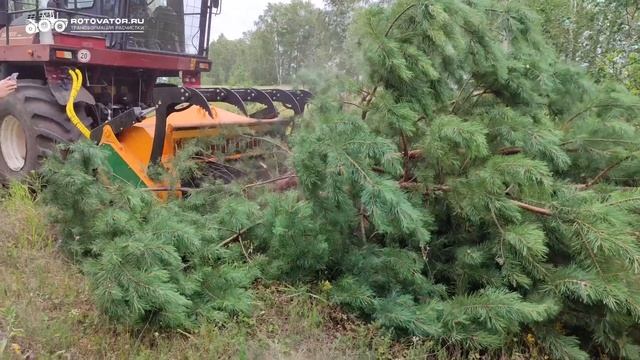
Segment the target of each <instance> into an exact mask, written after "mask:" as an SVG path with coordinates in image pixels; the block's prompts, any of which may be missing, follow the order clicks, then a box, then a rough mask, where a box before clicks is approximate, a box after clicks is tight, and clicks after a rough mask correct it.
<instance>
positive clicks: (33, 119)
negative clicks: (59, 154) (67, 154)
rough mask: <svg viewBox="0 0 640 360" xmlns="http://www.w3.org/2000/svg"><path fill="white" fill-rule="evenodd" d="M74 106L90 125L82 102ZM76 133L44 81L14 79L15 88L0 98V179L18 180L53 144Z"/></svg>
mask: <svg viewBox="0 0 640 360" xmlns="http://www.w3.org/2000/svg"><path fill="white" fill-rule="evenodd" d="M75 109H76V112H77V114H78V116H79V117H80V118H81V120H82V121H83V122H84V123H85V124H90V120H88V119H89V118H88V116H86V112H85V111H84V104H76V107H75ZM16 123H17V124H16ZM80 136H81V134H80V131H78V129H77V128H76V127H75V126H74V125H73V124H72V123H71V121H70V120H69V118H68V117H67V115H66V111H65V107H64V106H62V105H60V104H59V103H58V102H57V101H56V99H55V97H54V96H53V94H52V93H51V90H49V87H48V86H47V85H46V83H45V82H44V81H41V80H20V81H18V87H17V89H16V91H15V92H13V93H12V94H10V95H9V96H7V97H5V98H3V99H0V181H2V182H3V183H8V182H10V181H14V180H21V179H22V178H24V177H25V176H26V175H27V174H29V173H31V172H33V171H36V170H38V169H39V168H40V166H41V165H42V162H43V160H44V159H45V158H47V157H48V156H49V155H51V154H52V153H53V151H55V147H56V145H57V144H60V143H71V142H74V141H76V140H78V139H79V138H80Z"/></svg>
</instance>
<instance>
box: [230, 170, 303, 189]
mask: <svg viewBox="0 0 640 360" xmlns="http://www.w3.org/2000/svg"><path fill="white" fill-rule="evenodd" d="M297 177H298V175H296V174H287V175H283V176H280V177H277V178H273V179H269V180H265V181H260V182H257V183H253V184H249V185H246V186H245V187H243V188H242V191H245V190H247V189H250V188H252V187H257V186H263V185H268V184H272V183H274V182H278V181H281V180H287V179H292V178H297Z"/></svg>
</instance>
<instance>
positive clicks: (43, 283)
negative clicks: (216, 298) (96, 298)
mask: <svg viewBox="0 0 640 360" xmlns="http://www.w3.org/2000/svg"><path fill="white" fill-rule="evenodd" d="M46 217H47V216H46V209H44V208H43V207H42V206H41V205H40V204H39V203H38V201H37V200H34V199H33V198H32V195H31V194H30V193H29V191H28V189H27V188H26V187H25V186H22V185H13V186H11V187H10V188H9V190H8V191H6V192H4V193H3V199H2V200H1V202H0V248H1V249H2V250H1V251H0V359H35V358H38V359H374V358H375V359H384V358H387V359H391V358H424V357H425V355H426V353H427V352H428V350H429V349H428V348H429V346H428V344H424V343H419V342H416V343H415V344H414V343H409V344H404V345H402V344H399V343H395V342H393V341H392V340H391V339H390V338H389V336H387V335H385V334H383V333H382V332H381V331H380V330H378V329H377V328H376V327H375V326H373V325H365V324H363V323H361V322H358V321H356V320H355V319H354V318H352V317H350V316H348V315H346V314H345V313H343V312H341V311H339V310H338V309H336V308H335V307H332V306H329V305H327V304H325V303H323V302H322V301H321V300H319V299H317V298H316V297H313V296H311V295H310V294H309V293H308V292H307V291H306V290H305V289H299V288H291V287H287V286H284V285H271V286H269V287H264V286H260V285H259V284H258V285H256V293H257V296H256V298H257V303H256V306H255V311H254V314H253V316H252V317H250V318H244V319H237V320H235V321H233V322H231V323H229V324H225V325H224V326H214V325H213V324H203V325H202V326H201V328H200V329H199V330H198V331H195V332H193V333H186V332H181V331H177V332H155V331H153V330H149V329H145V330H144V331H139V330H134V329H130V328H126V327H123V326H118V325H116V324H114V323H112V322H110V321H109V320H108V319H107V318H105V317H104V316H102V315H101V314H100V313H99V312H98V311H97V309H96V308H95V307H94V305H93V302H92V299H91V293H90V290H89V288H88V285H87V283H86V281H85V279H84V278H83V276H82V274H81V272H80V270H79V269H78V268H77V267H76V266H75V265H74V264H73V263H71V262H70V261H69V260H68V259H66V258H65V257H64V256H63V254H62V253H61V252H60V251H59V250H58V249H57V245H56V237H55V233H56V231H55V229H53V228H51V227H50V226H49V225H48V224H47V222H46V220H45V219H46Z"/></svg>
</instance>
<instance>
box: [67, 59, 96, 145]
mask: <svg viewBox="0 0 640 360" xmlns="http://www.w3.org/2000/svg"><path fill="white" fill-rule="evenodd" d="M69 75H71V93H70V94H69V101H67V116H68V117H69V119H70V120H71V123H73V125H74V126H75V127H77V128H78V130H80V132H81V133H82V135H84V137H86V138H87V139H89V137H90V136H91V131H89V129H87V127H86V126H84V124H83V123H82V121H80V118H79V117H78V115H77V114H76V110H75V109H74V108H73V103H74V102H75V101H76V97H77V96H78V93H79V92H80V88H82V72H81V71H80V70H78V69H75V70H72V69H69Z"/></svg>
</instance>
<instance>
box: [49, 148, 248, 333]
mask: <svg viewBox="0 0 640 360" xmlns="http://www.w3.org/2000/svg"><path fill="white" fill-rule="evenodd" d="M184 153H185V154H190V151H189V150H188V149H185V152H184ZM107 156H108V153H106V152H105V151H104V150H103V149H102V148H100V147H97V146H95V145H93V144H89V143H84V142H80V143H78V144H74V145H72V146H71V152H70V154H69V155H68V156H67V158H66V159H65V160H64V161H63V160H62V159H60V158H51V159H49V160H48V162H47V165H46V167H45V169H44V178H45V182H46V189H45V191H44V198H45V200H46V201H47V203H48V204H50V205H52V207H54V210H55V211H54V217H53V221H54V222H55V223H57V224H59V225H60V228H61V234H60V235H61V239H62V248H63V249H65V250H66V251H67V252H68V253H69V254H71V255H72V256H73V258H74V260H76V261H77V263H78V264H79V265H80V266H81V267H82V269H83V271H84V274H85V275H86V276H87V278H88V280H89V284H90V285H91V289H92V292H93V298H94V300H95V302H96V304H97V306H98V308H99V309H100V310H101V311H103V312H104V313H105V314H106V315H107V316H109V317H110V318H111V319H113V320H115V321H117V322H120V323H123V324H126V325H129V326H133V327H138V328H143V327H145V328H146V327H156V328H179V329H190V328H192V327H194V326H197V325H198V321H202V320H207V321H213V322H219V323H223V322H225V321H227V320H228V319H229V318H232V317H235V316H238V315H246V314H248V313H249V312H250V310H251V304H252V296H251V293H250V291H249V289H248V288H249V287H250V286H251V284H252V282H253V280H254V279H255V277H256V275H257V273H256V269H255V268H254V267H252V266H250V265H249V264H244V263H243V261H242V260H243V259H244V257H243V256H242V252H241V249H240V248H239V246H238V245H234V246H230V247H229V246H227V247H223V246H221V243H222V242H223V240H224V239H225V238H229V237H230V236H234V234H237V233H238V232H240V231H241V229H243V228H245V227H247V226H249V224H251V223H252V222H253V221H254V219H255V218H256V212H257V210H258V209H257V207H256V206H255V205H254V204H253V203H250V202H248V201H245V200H243V198H242V196H239V195H238V193H237V192H234V191H231V190H228V189H227V190H225V191H223V189H222V188H221V187H220V186H219V185H207V186H205V187H203V188H202V189H200V190H199V191H196V192H194V193H193V194H192V196H191V197H190V198H189V199H188V200H187V201H182V200H180V199H170V200H169V201H167V202H160V201H158V199H156V197H155V196H154V195H153V194H151V193H150V192H145V191H141V190H140V189H136V188H135V187H133V186H131V185H129V184H127V183H125V182H123V181H118V180H114V179H116V177H115V176H114V175H113V174H112V171H111V169H110V167H109V165H108V163H107ZM179 160H182V159H179ZM181 164H182V166H183V167H185V168H189V167H188V166H187V165H185V163H184V162H181ZM187 170H189V169H185V171H187ZM230 204H233V206H230Z"/></svg>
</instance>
